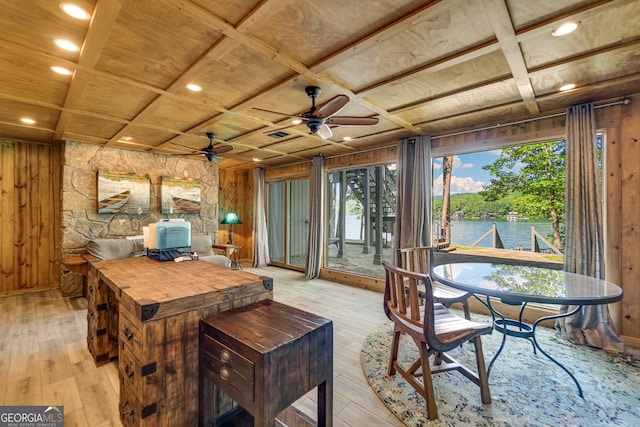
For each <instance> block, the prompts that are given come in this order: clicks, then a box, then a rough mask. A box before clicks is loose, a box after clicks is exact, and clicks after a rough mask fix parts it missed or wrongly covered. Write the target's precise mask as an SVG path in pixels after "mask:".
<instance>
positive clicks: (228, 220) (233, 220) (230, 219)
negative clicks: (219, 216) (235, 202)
mask: <svg viewBox="0 0 640 427" xmlns="http://www.w3.org/2000/svg"><path fill="white" fill-rule="evenodd" d="M220 224H229V244H230V245H233V224H242V222H241V221H240V218H238V215H236V213H235V212H229V213H228V214H227V215H226V216H225V217H224V219H223V220H222V221H221V222H220Z"/></svg>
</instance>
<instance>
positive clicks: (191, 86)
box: [187, 83, 202, 92]
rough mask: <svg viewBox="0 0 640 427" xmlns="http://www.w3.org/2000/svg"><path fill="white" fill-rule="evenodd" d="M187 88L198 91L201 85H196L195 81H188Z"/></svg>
mask: <svg viewBox="0 0 640 427" xmlns="http://www.w3.org/2000/svg"><path fill="white" fill-rule="evenodd" d="M187 89H189V90H190V91H192V92H200V91H201V90H202V86H200V85H197V84H195V83H189V84H188V85H187Z"/></svg>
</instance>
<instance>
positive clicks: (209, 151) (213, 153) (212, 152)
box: [170, 132, 233, 162]
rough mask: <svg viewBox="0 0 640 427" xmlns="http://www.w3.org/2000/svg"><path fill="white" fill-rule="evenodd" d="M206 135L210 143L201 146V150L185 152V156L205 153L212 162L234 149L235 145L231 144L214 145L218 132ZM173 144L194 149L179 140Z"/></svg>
mask: <svg viewBox="0 0 640 427" xmlns="http://www.w3.org/2000/svg"><path fill="white" fill-rule="evenodd" d="M205 135H207V138H209V145H208V146H206V147H204V148H201V149H200V150H195V151H193V152H191V153H188V154H183V156H193V155H195V154H204V156H205V157H206V158H207V160H209V161H210V162H212V161H213V160H214V159H216V158H218V156H220V154H224V153H227V152H229V151H231V150H233V147H232V146H230V145H219V146H218V147H216V148H214V147H213V140H214V139H215V138H216V134H215V133H213V132H207V133H206V134H205ZM170 143H171V144H173V145H177V146H180V147H183V148H188V149H190V150H193V148H191V147H187V146H186V145H182V144H178V143H177V142H170Z"/></svg>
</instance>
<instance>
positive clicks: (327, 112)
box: [253, 86, 380, 139]
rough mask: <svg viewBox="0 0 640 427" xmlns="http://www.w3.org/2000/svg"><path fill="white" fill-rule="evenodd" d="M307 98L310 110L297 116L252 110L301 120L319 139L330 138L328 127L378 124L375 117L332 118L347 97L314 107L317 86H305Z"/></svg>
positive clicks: (340, 96) (345, 101) (378, 120)
mask: <svg viewBox="0 0 640 427" xmlns="http://www.w3.org/2000/svg"><path fill="white" fill-rule="evenodd" d="M304 90H305V92H306V93H307V96H308V97H309V98H311V109H310V110H309V111H306V112H304V113H302V114H300V115H299V116H291V115H289V114H285V113H279V112H277V111H271V110H263V109H262V108H256V107H254V108H253V109H254V110H259V111H264V112H267V113H272V114H278V115H281V116H288V117H293V118H295V119H298V120H301V122H302V123H304V124H305V125H307V127H308V128H309V130H310V131H311V133H312V134H318V136H320V138H322V139H327V138H331V135H333V134H332V132H331V128H330V127H329V125H336V126H373V125H377V124H378V122H380V119H378V118H377V117H353V116H334V114H336V113H338V112H339V111H340V110H342V108H343V107H344V106H345V105H347V102H349V97H348V96H347V95H336V96H334V97H333V98H331V99H330V100H329V101H327V102H325V103H324V104H322V105H320V106H318V107H316V99H317V98H318V96H319V95H320V92H321V89H320V88H319V87H317V86H307V87H305V88H304Z"/></svg>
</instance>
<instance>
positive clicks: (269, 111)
mask: <svg viewBox="0 0 640 427" xmlns="http://www.w3.org/2000/svg"><path fill="white" fill-rule="evenodd" d="M251 109H252V110H258V111H263V112H265V113H271V114H277V115H278V116H285V117H292V118H296V119H299V118H300V116H292V115H291V114H287V113H280V112H278V111H271V110H265V109H263V108H258V107H251Z"/></svg>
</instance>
